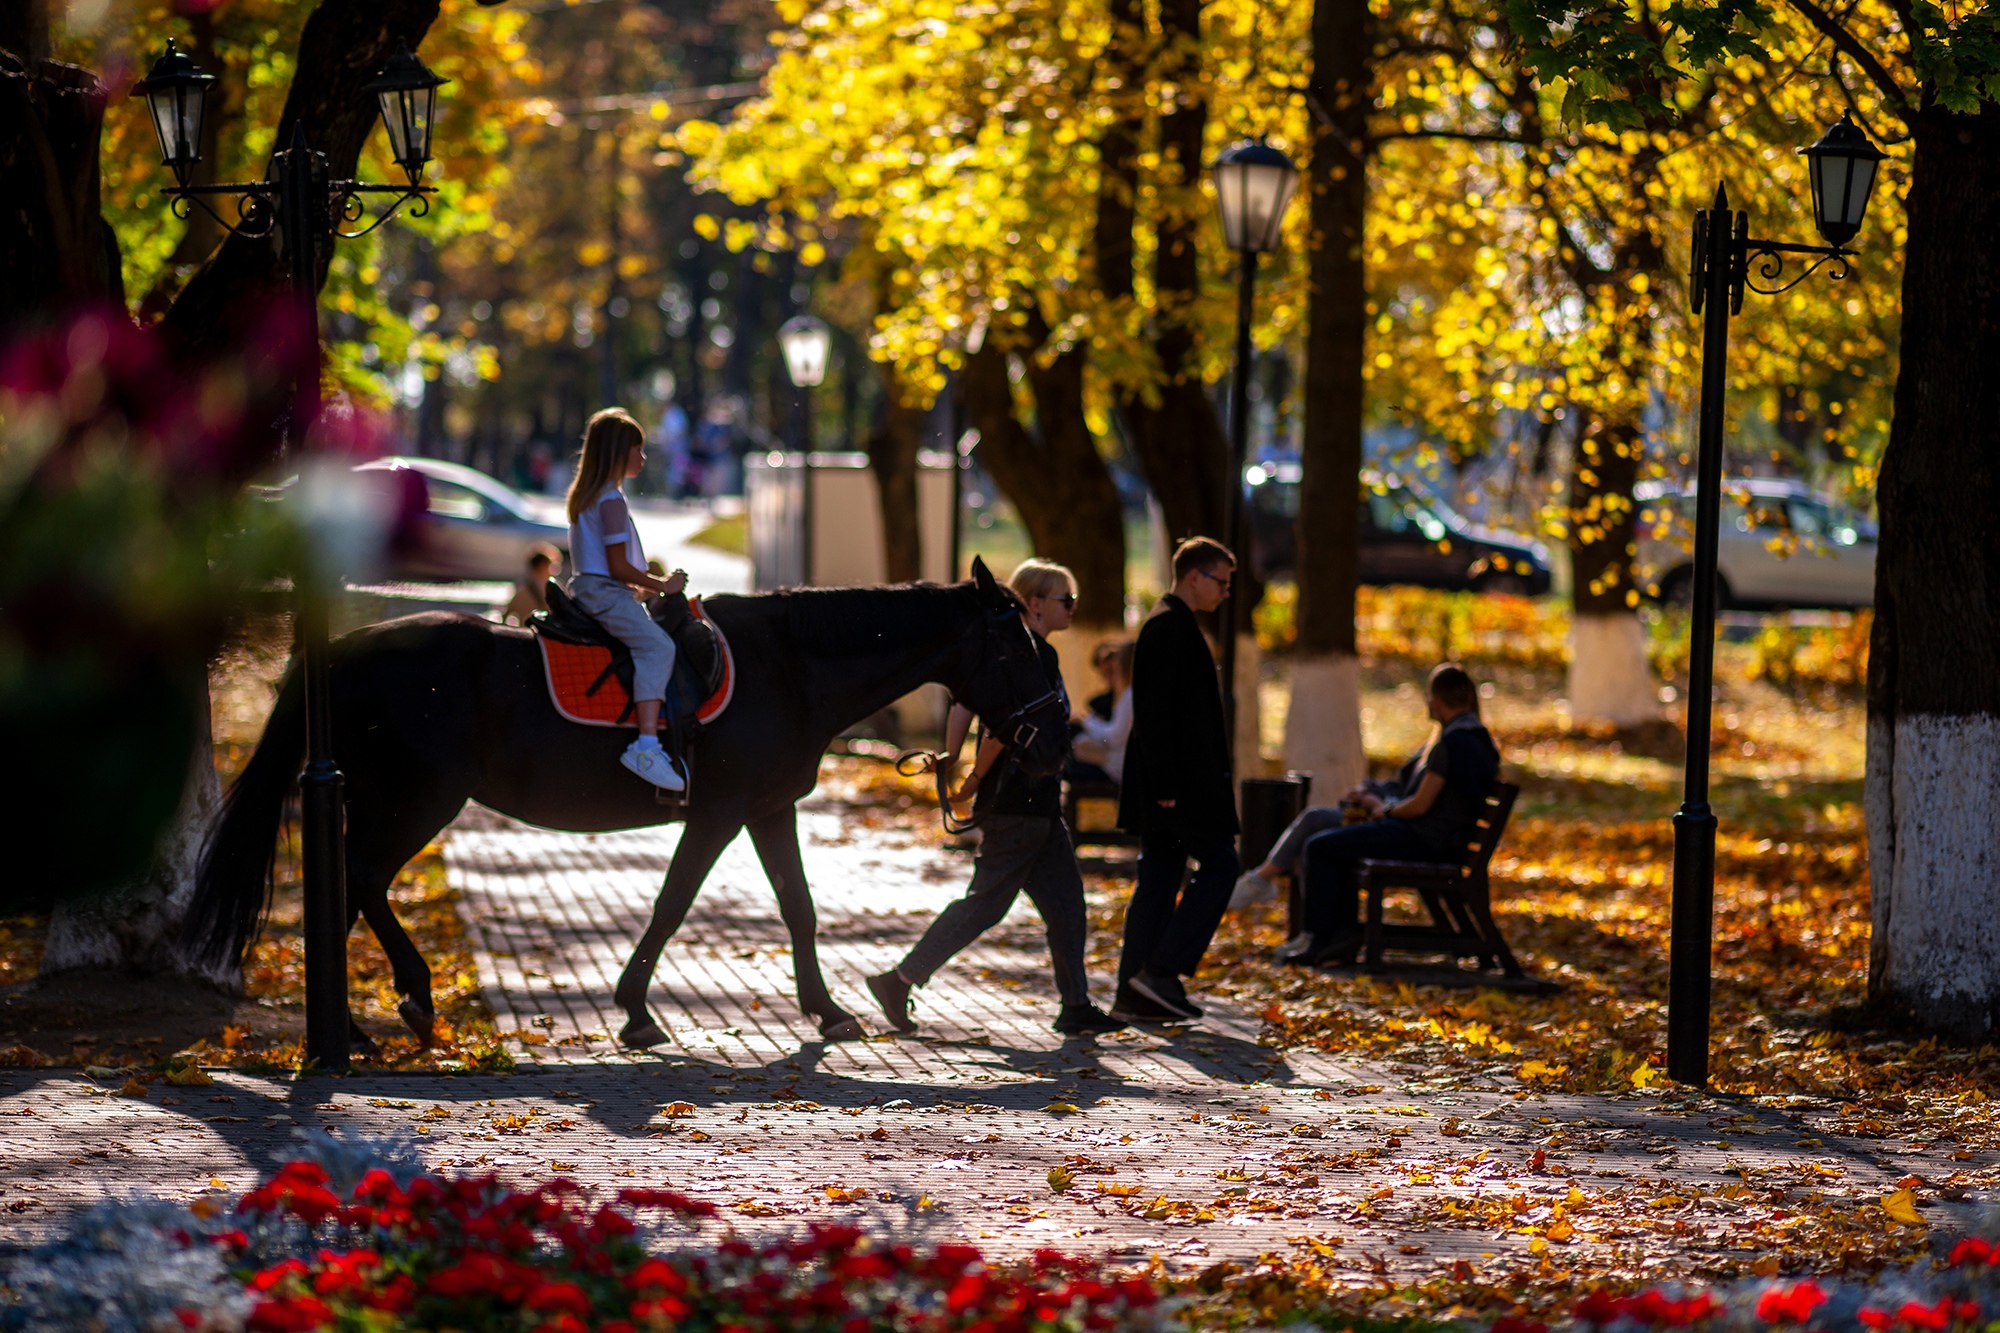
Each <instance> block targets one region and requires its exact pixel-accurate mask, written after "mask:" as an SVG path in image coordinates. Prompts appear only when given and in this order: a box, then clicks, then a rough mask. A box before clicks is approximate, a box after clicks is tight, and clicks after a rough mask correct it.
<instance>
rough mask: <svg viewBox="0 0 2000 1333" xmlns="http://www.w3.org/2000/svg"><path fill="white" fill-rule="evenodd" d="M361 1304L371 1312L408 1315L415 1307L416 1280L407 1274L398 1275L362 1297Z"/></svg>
mask: <svg viewBox="0 0 2000 1333" xmlns="http://www.w3.org/2000/svg"><path fill="white" fill-rule="evenodd" d="M361 1303H362V1304H363V1305H365V1306H367V1307H368V1308H369V1309H371V1310H386V1311H388V1312H389V1313H390V1314H408V1313H409V1312H410V1311H411V1310H414V1309H415V1308H416V1305H417V1283H416V1279H414V1278H412V1277H411V1276H410V1275H409V1274H408V1273H398V1274H396V1276H394V1277H393V1278H390V1279H389V1281H388V1283H387V1284H386V1285H384V1286H382V1287H380V1288H378V1289H377V1290H375V1291H371V1292H369V1293H368V1294H366V1295H365V1296H363V1297H362V1298H361Z"/></svg>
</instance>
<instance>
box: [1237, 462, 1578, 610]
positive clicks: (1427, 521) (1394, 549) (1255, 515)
mask: <svg viewBox="0 0 2000 1333" xmlns="http://www.w3.org/2000/svg"><path fill="white" fill-rule="evenodd" d="M1301 475H1302V470H1301V468H1300V466H1299V465H1298V464H1297V463H1291V462H1283V463H1262V464H1259V465H1258V466H1256V467H1253V468H1251V469H1250V470H1249V471H1248V472H1246V473H1245V474H1244V480H1245V481H1247V482H1249V483H1250V515H1251V526H1252V528H1253V530H1254V532H1255V536H1256V543H1257V549H1256V559H1257V572H1258V573H1259V574H1260V575H1262V576H1263V577H1264V578H1267V579H1269V578H1279V577H1284V576H1286V575H1289V574H1291V573H1292V572H1293V570H1295V569H1296V568H1297V566H1298V532H1297V525H1296V520H1297V518H1298V514H1299V478H1300V476H1301ZM1359 523H1360V533H1361V582H1363V583H1366V584H1371V585H1375V586H1381V585H1386V584H1391V583H1408V584H1415V585H1416V586H1417V587H1420V588H1443V589H1446V590H1449V591H1458V590H1463V589H1467V588H1470V589H1473V590H1474V591H1478V592H1505V593H1514V594H1517V595H1521V596H1528V597H1539V596H1540V595H1541V594H1543V593H1545V592H1547V591H1548V590H1549V550H1548V548H1547V547H1546V546H1544V545H1542V544H1541V543H1540V542H1538V541H1536V540H1534V539H1533V538H1531V537H1523V536H1521V535H1520V534H1518V533H1513V532H1506V531H1503V530H1501V529H1498V528H1489V527H1487V526H1485V525H1484V524H1479V523H1474V522H1472V521H1471V520H1470V519H1468V518H1466V517H1465V516H1463V515H1462V514H1459V513H1458V512H1457V511H1455V510H1453V509H1452V508H1451V507H1450V506H1449V505H1447V504H1444V503H1443V502H1442V501H1440V500H1437V499H1435V498H1434V497H1431V496H1427V495H1421V494H1419V493H1418V492H1417V491H1415V490H1413V489H1411V488H1410V487H1409V486H1408V485H1407V484H1405V483H1404V482H1403V481H1402V479H1401V478H1399V477H1397V476H1396V475H1395V474H1393V473H1387V474H1384V473H1376V472H1373V471H1369V472H1364V473H1363V474H1362V496H1361V512H1360V515H1359Z"/></svg>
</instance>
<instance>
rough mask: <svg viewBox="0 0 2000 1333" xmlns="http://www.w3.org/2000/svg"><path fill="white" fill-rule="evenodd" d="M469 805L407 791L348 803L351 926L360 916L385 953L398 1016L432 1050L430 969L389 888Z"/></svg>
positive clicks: (433, 792) (433, 793)
mask: <svg viewBox="0 0 2000 1333" xmlns="http://www.w3.org/2000/svg"><path fill="white" fill-rule="evenodd" d="M464 804H465V797H464V795H463V794H462V793H461V794H460V795H458V796H457V798H456V799H453V798H452V797H451V796H449V795H446V794H442V793H440V792H438V791H437V790H436V789H435V788H433V789H431V790H429V791H422V792H419V791H415V790H409V789H407V788H406V789H405V790H402V791H395V792H382V793H371V794H370V795H368V796H366V797H363V798H359V799H356V800H354V801H352V802H350V803H349V806H348V818H347V906H348V918H349V920H350V922H351V921H352V919H353V917H354V914H355V913H356V912H357V911H358V912H359V913H360V914H361V915H362V916H365V917H367V918H368V927H369V929H371V930H373V931H374V932H375V940H376V942H377V943H379V944H380V945H381V946H382V952H383V953H385V954H387V955H388V956H389V966H390V969H391V971H392V973H393V975H394V978H395V984H396V992H397V994H398V995H400V996H401V997H402V998H401V1000H400V1001H399V1002H398V1003H397V1005H396V1012H397V1014H398V1015H400V1016H401V1017H402V1020H403V1022H404V1024H405V1025H406V1026H407V1027H408V1028H409V1029H410V1031H411V1032H414V1033H415V1034H416V1036H417V1040H418V1041H420V1042H423V1043H424V1044H425V1045H429V1044H430V1041H431V1036H432V1030H433V1027H434V1025H435V1023H436V1018H437V1011H436V1009H435V1007H434V1006H433V1004H432V1001H431V969H430V964H428V963H426V962H425V961H424V956H423V954H421V953H419V952H418V951H417V946H416V944H415V942H413V941H412V940H411V939H410V936H409V933H408V932H407V931H405V930H404V929H403V923H402V922H401V921H398V920H397V919H396V913H395V911H394V909H392V908H391V907H390V906H389V886H390V885H391V884H393V883H395V881H396V874H397V872H398V871H400V870H402V868H403V866H404V865H405V864H406V863H407V862H408V861H409V859H410V858H411V857H413V856H415V855H416V854H417V853H418V852H421V851H422V850H423V849H424V848H425V847H427V846H428V845H429V844H430V841H431V839H432V838H435V837H436V836H437V835H438V831H439V830H440V829H442V828H443V827H444V826H445V825H446V824H448V823H450V822H451V819H452V816H453V815H455V814H456V813H457V812H458V809H459V807H460V806H462V805H464Z"/></svg>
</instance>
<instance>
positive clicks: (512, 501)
mask: <svg viewBox="0 0 2000 1333" xmlns="http://www.w3.org/2000/svg"><path fill="white" fill-rule="evenodd" d="M355 471H356V472H391V473H394V472H404V473H414V474H415V475H416V476H417V477H419V478H421V479H422V484H423V488H424V520H423V524H422V528H421V532H420V534H419V536H418V538H417V540H416V541H414V542H411V543H409V544H408V546H407V549H405V550H404V551H402V552H400V553H398V554H397V555H396V556H395V557H394V560H393V563H392V565H391V566H390V568H389V569H388V570H386V571H385V573H386V574H387V576H388V577H390V578H395V579H416V580H432V579H482V580H486V579H490V580H494V581H500V580H505V581H507V582H512V581H514V580H516V579H519V578H520V577H521V575H522V573H523V571H524V570H525V568H526V566H527V561H528V552H529V551H530V550H532V549H533V548H534V547H536V546H539V545H542V544H544V543H546V544H547V545H550V546H553V547H555V548H556V549H557V550H559V551H561V552H562V553H563V555H564V557H565V559H567V557H568V555H569V529H568V528H567V527H565V526H559V525H557V524H555V523H551V522H548V521H547V520H545V519H543V518H541V517H539V516H538V515H537V513H536V510H535V506H534V505H533V504H532V503H531V502H530V501H529V500H528V498H527V497H526V496H524V495H522V494H521V493H520V492H519V491H517V490H514V489H513V488H512V487H510V486H506V485H503V484H502V483H500V482H498V481H495V480H494V479H493V478H492V477H489V476H487V475H486V474H485V473H484V472H481V471H479V469H477V468H470V467H466V466H464V465H463V464H461V463H447V462H445V461H444V460H443V459H438V458H402V457H395V458H378V459H375V460H374V461H372V462H368V463H363V464H361V465H360V466H358V467H357V468H355Z"/></svg>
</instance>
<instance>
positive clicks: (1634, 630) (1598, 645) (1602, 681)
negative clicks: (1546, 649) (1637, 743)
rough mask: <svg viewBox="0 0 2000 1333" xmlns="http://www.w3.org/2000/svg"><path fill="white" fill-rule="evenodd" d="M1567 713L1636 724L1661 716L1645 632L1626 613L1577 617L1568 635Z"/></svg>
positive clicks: (1621, 724) (1588, 719) (1624, 724)
mask: <svg viewBox="0 0 2000 1333" xmlns="http://www.w3.org/2000/svg"><path fill="white" fill-rule="evenodd" d="M1569 653H1570V655H1569V712H1570V716H1571V717H1572V718H1574V719H1575V720H1576V721H1578V722H1609V723H1611V724H1612V725H1613V726H1617V727H1635V726H1638V725H1639V724H1640V723H1642V722H1651V721H1653V720H1654V719H1655V718H1657V717H1659V715H1660V684H1659V682H1658V681H1657V680H1655V679H1654V678H1653V668H1652V665H1651V664H1650V663H1649V662H1647V661H1646V632H1645V630H1644V629H1642V628H1641V627H1640V625H1639V617H1638V616H1636V615H1634V614H1632V613H1631V612H1629V611H1616V612H1612V613H1610V614H1606V615H1579V616H1577V617H1576V618H1575V620H1573V621H1572V622H1571V625H1570V633H1569Z"/></svg>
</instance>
